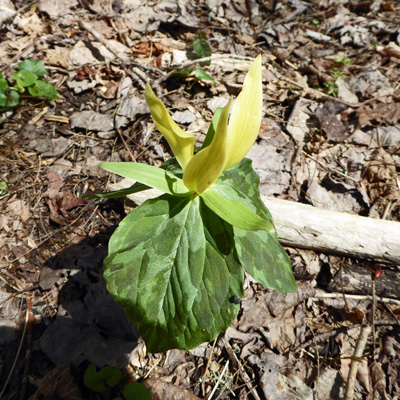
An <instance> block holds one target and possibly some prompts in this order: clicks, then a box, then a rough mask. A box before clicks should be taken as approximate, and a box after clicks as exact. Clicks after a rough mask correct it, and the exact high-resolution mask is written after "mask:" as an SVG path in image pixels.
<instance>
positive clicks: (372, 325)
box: [371, 277, 376, 360]
mask: <svg viewBox="0 0 400 400" xmlns="http://www.w3.org/2000/svg"><path fill="white" fill-rule="evenodd" d="M375 314H376V290H375V277H373V278H372V310H371V327H372V346H373V347H372V348H373V352H372V359H373V360H375V349H376V338H375Z"/></svg>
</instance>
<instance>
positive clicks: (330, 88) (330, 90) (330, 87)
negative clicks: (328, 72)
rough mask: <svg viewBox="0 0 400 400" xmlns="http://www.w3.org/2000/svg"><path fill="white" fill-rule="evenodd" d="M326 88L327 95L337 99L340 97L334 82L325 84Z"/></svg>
mask: <svg viewBox="0 0 400 400" xmlns="http://www.w3.org/2000/svg"><path fill="white" fill-rule="evenodd" d="M324 86H325V87H326V94H329V95H330V96H332V97H337V95H338V91H339V89H338V87H337V86H336V83H334V82H324Z"/></svg>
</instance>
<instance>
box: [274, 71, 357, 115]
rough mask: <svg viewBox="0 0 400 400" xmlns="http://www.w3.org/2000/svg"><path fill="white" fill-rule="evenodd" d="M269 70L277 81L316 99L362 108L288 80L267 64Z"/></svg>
mask: <svg viewBox="0 0 400 400" xmlns="http://www.w3.org/2000/svg"><path fill="white" fill-rule="evenodd" d="M267 68H268V70H269V71H270V72H272V74H273V75H275V77H276V78H277V79H279V80H281V81H284V82H286V83H289V84H290V85H293V86H296V87H298V88H300V89H303V90H304V91H305V92H306V93H309V94H312V95H314V96H316V97H317V96H320V97H323V98H324V99H327V100H330V101H333V102H336V103H341V104H344V105H346V106H347V107H351V108H358V107H360V106H361V105H362V103H350V102H348V101H345V100H342V99H338V98H337V97H333V96H330V95H329V94H326V93H323V92H320V91H319V90H315V89H312V88H310V87H308V86H304V85H302V84H301V83H298V82H295V81H292V80H291V79H288V78H286V77H285V76H283V75H282V74H280V73H279V72H278V71H276V70H275V69H274V68H273V67H272V66H270V65H268V64H267Z"/></svg>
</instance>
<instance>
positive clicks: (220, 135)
mask: <svg viewBox="0 0 400 400" xmlns="http://www.w3.org/2000/svg"><path fill="white" fill-rule="evenodd" d="M145 95H146V101H147V104H148V106H149V108H150V111H151V116H152V118H153V121H154V123H155V125H156V127H157V129H158V130H159V131H160V132H161V133H162V134H163V135H164V137H165V138H166V139H167V142H168V144H169V145H170V147H171V150H172V151H173V153H174V155H175V157H176V159H177V160H178V162H179V164H180V166H181V167H182V169H183V182H184V184H185V186H186V187H187V188H188V189H189V190H191V191H193V192H196V193H197V194H199V195H200V194H201V193H203V192H204V191H205V190H206V189H207V188H208V187H210V186H211V185H213V184H214V183H215V182H216V181H217V179H218V178H219V176H220V175H221V174H222V172H223V171H225V170H226V169H228V168H230V167H233V166H234V165H236V164H237V163H239V162H240V161H241V160H242V159H243V158H244V157H245V155H246V154H247V152H248V151H249V150H250V147H251V146H252V145H253V143H254V142H255V140H256V138H257V135H258V132H259V130H260V125H261V115H262V83H261V55H259V56H258V57H257V58H256V59H255V60H254V62H253V64H252V66H251V68H250V70H249V72H248V73H247V75H246V78H245V80H244V83H243V89H242V91H241V92H240V94H239V96H238V97H237V99H236V101H235V102H234V104H233V108H232V113H231V117H230V119H229V111H230V108H231V104H232V98H231V99H230V101H229V102H228V104H227V105H226V106H225V108H224V109H223V111H222V113H221V116H220V119H219V122H218V125H217V129H216V130H215V134H214V137H213V140H212V142H211V143H210V145H209V146H207V147H206V148H204V149H202V150H200V151H199V152H198V153H196V154H193V151H194V142H195V137H194V136H193V135H191V134H188V133H186V132H185V131H183V130H182V129H181V128H180V127H179V126H178V125H177V124H176V123H175V122H174V121H173V120H172V118H171V116H170V115H169V114H168V111H167V110H166V108H165V106H164V104H163V103H162V102H161V100H159V99H158V98H157V97H156V95H155V94H154V92H153V91H152V89H151V87H150V85H149V84H147V85H146V90H145ZM228 119H229V124H228Z"/></svg>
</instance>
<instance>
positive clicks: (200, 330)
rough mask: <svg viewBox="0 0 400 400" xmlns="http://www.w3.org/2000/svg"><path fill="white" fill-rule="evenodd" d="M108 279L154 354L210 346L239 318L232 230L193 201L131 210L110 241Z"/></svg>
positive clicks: (161, 201)
mask: <svg viewBox="0 0 400 400" xmlns="http://www.w3.org/2000/svg"><path fill="white" fill-rule="evenodd" d="M105 278H106V281H107V287H108V290H109V291H110V293H111V294H112V296H113V297H114V299H115V300H116V301H117V302H118V303H120V304H121V305H122V306H123V307H124V308H125V310H126V311H127V315H128V318H129V319H130V321H131V322H132V323H134V324H137V326H138V330H139V332H140V333H141V335H142V336H143V338H144V339H145V341H146V344H147V347H148V349H149V351H152V352H162V351H165V350H167V349H170V348H181V349H188V348H192V347H195V346H197V345H199V344H200V343H202V342H205V341H210V340H213V339H214V338H215V337H216V336H217V335H218V334H219V333H220V332H222V331H223V330H225V329H226V328H227V327H228V326H229V325H230V324H231V323H232V321H233V319H234V318H235V316H236V314H237V312H238V306H237V305H236V304H232V303H231V302H230V301H229V299H230V297H231V296H233V295H236V296H238V297H241V296H242V295H243V269H242V266H241V264H240V262H239V259H238V257H237V253H236V250H235V246H234V243H233V229H232V227H231V226H229V225H228V224H226V223H225V222H224V221H222V220H221V219H219V218H218V217H217V216H216V215H215V214H214V213H212V212H211V211H210V210H208V209H207V208H206V207H204V206H203V205H202V204H201V202H200V199H199V197H197V196H196V197H195V198H194V199H192V198H191V197H186V198H178V197H173V196H169V195H164V196H161V197H159V198H157V199H152V200H148V201H147V202H145V203H144V204H143V205H142V206H141V207H139V208H137V209H135V210H133V211H132V212H131V213H130V214H129V215H128V216H127V217H126V218H125V219H124V220H123V221H122V222H121V224H120V226H119V227H118V229H117V230H116V232H115V233H114V235H113V236H112V238H111V240H110V244H109V256H108V257H107V258H106V260H105Z"/></svg>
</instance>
